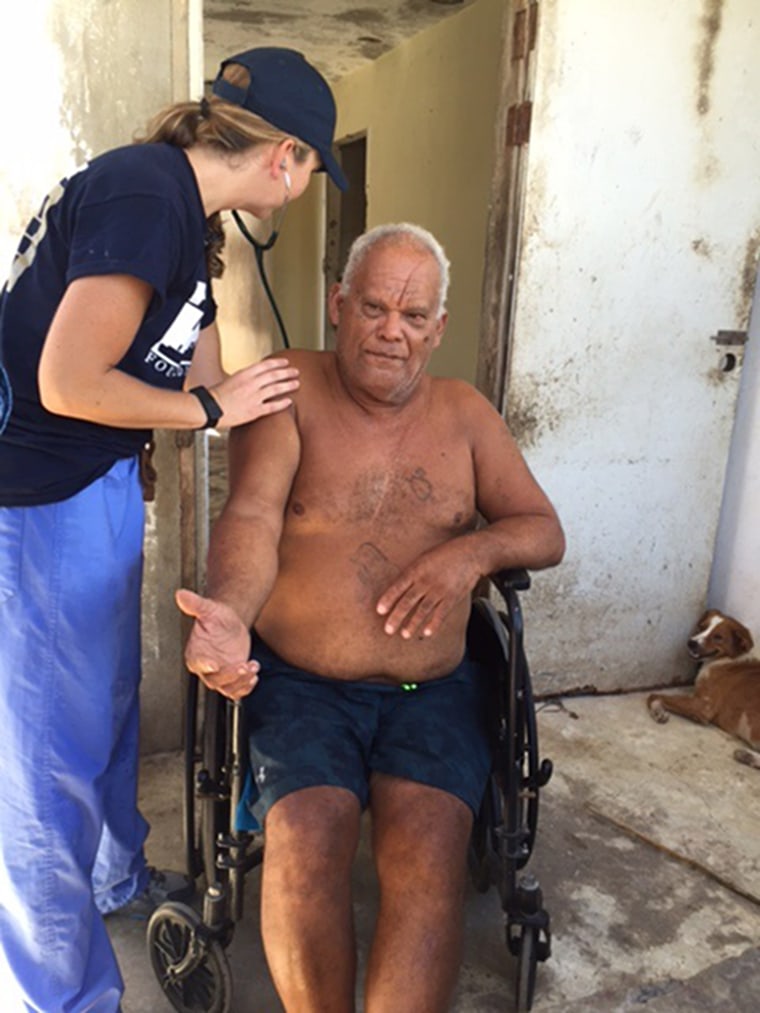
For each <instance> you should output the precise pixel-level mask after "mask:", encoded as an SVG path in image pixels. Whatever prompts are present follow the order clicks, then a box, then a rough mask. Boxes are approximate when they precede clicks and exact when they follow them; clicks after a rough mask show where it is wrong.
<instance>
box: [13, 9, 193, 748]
mask: <svg viewBox="0 0 760 1013" xmlns="http://www.w3.org/2000/svg"><path fill="white" fill-rule="evenodd" d="M6 20H8V19H6ZM191 38H192V39H193V40H197V41H192V42H191V41H190V40H191ZM200 38H201V28H200V2H199V0H198V2H196V0H130V3H128V4H127V3H118V2H115V0H37V2H35V3H29V4H18V5H16V6H15V7H14V10H13V15H12V30H10V29H9V27H8V25H6V27H5V30H4V31H3V32H2V33H0V88H2V94H3V95H4V96H5V115H4V120H5V128H4V132H5V139H6V143H5V144H4V145H3V147H2V151H0V258H2V270H1V273H2V275H3V276H4V275H5V273H6V271H7V269H8V266H9V264H10V260H11V258H12V255H13V251H14V250H15V247H16V243H17V241H18V238H19V237H20V234H21V231H22V230H23V228H24V226H25V224H26V222H27V220H28V219H29V217H30V215H31V214H32V213H34V212H35V211H36V209H37V208H38V206H39V204H40V202H41V200H42V198H43V197H44V196H45V194H46V193H47V192H48V191H49V189H50V188H51V186H52V185H53V184H54V183H55V182H56V181H57V180H58V179H60V178H61V177H63V176H65V175H66V174H67V173H70V172H71V171H72V170H74V169H76V168H77V167H78V166H81V165H82V164H83V163H84V162H85V161H86V160H87V159H88V158H90V157H91V156H93V155H96V154H97V153H99V152H100V151H103V150H105V149H107V148H110V147H114V146H116V145H119V144H126V143H129V142H130V141H131V139H132V137H133V135H134V134H135V132H137V131H140V130H142V129H143V128H144V126H145V124H146V122H147V120H148V119H149V118H150V117H151V116H152V115H153V113H155V112H156V111H157V110H158V109H159V108H160V107H161V106H163V105H166V104H168V103H170V102H172V101H174V100H175V99H179V98H185V97H187V94H188V91H189V88H190V79H191V78H192V77H193V76H194V77H195V78H196V79H197V80H198V82H200V72H201V61H200ZM158 461H159V472H160V477H159V484H158V495H157V499H156V502H155V503H154V504H151V505H150V507H149V508H148V529H147V537H146V579H145V602H144V655H143V661H144V664H143V677H144V682H143V694H142V712H143V747H144V748H145V749H146V750H155V749H168V748H174V747H176V746H178V745H179V743H180V741H181V735H182V709H181V696H182V693H181V679H182V674H181V673H182V669H181V632H180V624H179V618H178V616H177V613H176V609H175V608H174V605H173V600H172V592H173V590H174V588H175V587H176V586H177V584H178V582H179V543H178V539H177V531H178V527H179V515H178V492H177V464H176V454H175V452H174V446H173V437H172V436H171V435H169V434H164V435H163V436H162V437H161V439H160V440H159V449H158Z"/></svg>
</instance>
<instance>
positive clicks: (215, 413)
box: [189, 387, 224, 429]
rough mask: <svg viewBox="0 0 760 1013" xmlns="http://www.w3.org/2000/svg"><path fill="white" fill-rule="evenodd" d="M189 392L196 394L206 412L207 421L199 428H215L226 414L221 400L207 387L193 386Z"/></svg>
mask: <svg viewBox="0 0 760 1013" xmlns="http://www.w3.org/2000/svg"><path fill="white" fill-rule="evenodd" d="M189 393H190V394H195V396H196V397H197V398H198V400H199V401H200V403H201V404H202V405H203V410H204V412H205V413H206V421H205V423H204V425H202V426H199V427H198V428H199V429H213V428H214V427H215V426H216V424H217V422H218V421H219V419H220V418H221V417H222V415H223V414H224V412H223V411H222V409H221V407H220V405H219V402H218V401H217V400H216V398H215V397H214V396H213V394H212V393H211V391H209V390H207V389H206V388H205V387H191V388H190V390H189Z"/></svg>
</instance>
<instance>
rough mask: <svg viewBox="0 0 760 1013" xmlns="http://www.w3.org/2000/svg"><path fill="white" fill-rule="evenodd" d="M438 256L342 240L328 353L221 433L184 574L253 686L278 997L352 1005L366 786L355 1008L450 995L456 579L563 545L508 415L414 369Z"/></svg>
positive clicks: (190, 599)
mask: <svg viewBox="0 0 760 1013" xmlns="http://www.w3.org/2000/svg"><path fill="white" fill-rule="evenodd" d="M448 269H449V265H448V261H447V259H446V256H445V254H444V252H443V250H442V249H441V247H440V245H439V244H438V242H437V240H436V239H435V238H434V237H433V236H432V235H430V233H428V232H426V231H425V230H423V229H420V228H418V227H416V226H411V225H406V224H404V225H390V226H381V227H379V228H376V229H373V230H371V231H370V232H368V233H366V234H365V235H364V236H362V237H360V238H359V239H358V240H357V241H356V242H355V243H354V245H353V247H352V250H351V253H350V256H349V259H348V263H347V265H346V270H345V274H344V278H343V281H342V283H341V284H340V285H339V286H335V287H334V289H333V290H332V291H331V292H330V294H329V304H328V305H329V312H330V319H331V321H332V323H333V325H334V326H335V328H336V345H335V351H334V352H332V351H325V352H316V351H305V350H297V351H290V352H288V353H286V355H287V358H288V359H289V360H290V362H291V363H292V365H294V366H297V367H298V369H299V371H300V378H301V384H300V388H299V390H298V392H297V393H296V394H295V395H294V398H293V405H292V407H291V408H290V409H289V410H287V411H283V412H280V413H277V414H273V415H271V416H269V417H268V418H266V419H261V420H259V421H257V422H256V423H255V424H254V425H250V426H242V427H239V428H237V429H235V430H233V431H232V433H231V435H230V494H229V499H228V502H227V504H226V506H225V509H224V511H223V513H222V515H221V517H220V519H219V521H218V522H217V524H216V525H215V528H214V531H213V533H212V538H211V546H210V552H209V561H208V579H207V588H206V595H205V597H201V596H199V595H196V594H194V593H193V592H191V591H187V590H182V591H179V592H178V594H177V601H178V604H179V606H180V608H181V609H182V610H183V611H185V612H186V613H188V614H189V615H191V616H193V617H194V619H195V622H194V624H193V629H192V632H191V635H190V638H189V640H188V644H187V649H186V658H187V663H188V667H189V668H190V670H191V671H194V672H195V673H196V674H197V675H198V676H200V678H201V679H202V680H203V682H204V683H205V684H206V686H208V687H209V688H211V689H214V690H217V691H219V692H220V693H222V694H224V695H226V696H228V697H230V698H232V699H243V698H245V699H244V707H245V712H246V720H247V727H248V731H249V734H250V760H251V767H252V771H253V777H254V780H255V784H256V790H257V792H258V797H257V799H256V800H255V802H254V804H253V812H254V814H255V815H256V817H257V818H258V820H259V822H260V823H261V824H262V825H263V826H264V829H265V840H266V847H265V854H264V864H263V874H262V877H263V878H262V902H261V903H262V911H261V925H262V935H263V939H264V946H265V951H266V955H267V960H268V963H269V967H270V971H271V974H272V978H273V981H274V984H275V987H276V988H277V991H278V993H279V995H280V998H281V1000H282V1002H283V1004H284V1006H285V1008H286V1009H287V1010H288V1011H295V1010H298V1011H305V1010H314V1011H317V1010H318V1011H326V1010H335V1011H350V1010H353V1009H354V993H355V973H356V949H355V941H354V935H353V919H352V903H351V885H350V884H351V868H352V863H353V859H354V855H355V852H356V848H357V844H358V840H359V831H360V818H361V814H362V810H363V809H364V808H365V807H368V808H369V810H370V813H371V819H372V847H373V854H374V861H375V865H376V869H377V875H378V881H379V889H380V905H379V913H378V919H377V926H376V930H375V936H374V940H373V943H372V948H371V952H370V955H369V958H368V964H367V975H366V982H365V1009H366V1010H367V1011H368V1013H379V1011H381V1010H385V1011H392V1013H403V1011H409V1013H419V1011H420V1010H425V1011H426V1013H431V1011H436V1010H445V1009H446V1008H447V1007H448V1003H449V1001H450V998H451V994H452V991H453V988H454V985H455V983H456V978H457V973H458V966H459V954H460V944H461V934H462V923H463V917H462V906H463V898H464V892H465V883H466V853H467V845H468V840H469V836H470V830H471V827H472V821H473V814H474V813H475V812H477V809H478V806H479V803H480V800H481V797H482V794H483V790H484V786H485V784H486V781H487V777H488V773H489V766H490V753H489V744H488V740H487V734H486V713H485V712H486V701H485V693H484V685H483V682H484V680H482V679H481V678H480V677H479V675H480V673H479V668H478V665H477V664H476V663H475V662H474V661H473V660H471V659H470V658H469V657H468V656H467V654H466V650H465V631H466V626H467V620H468V616H469V610H470V599H471V593H472V591H473V589H474V588H475V586H476V584H477V583H478V582H479V581H480V579H481V578H482V577H483V575H487V574H491V573H494V572H496V571H498V570H501V569H504V568H508V567H526V568H529V569H540V568H542V567H547V566H552V565H555V564H556V563H558V562H559V560H560V559H561V557H562V554H563V551H564V537H563V533H562V529H561V526H560V523H559V521H558V519H557V515H556V513H555V511H554V509H553V507H552V505H551V503H550V502H549V500H548V499H547V497H546V495H545V494H544V492H543V491H542V490H541V488H540V487H539V485H538V484H537V482H536V480H535V479H534V478H533V476H532V475H531V473H530V470H529V469H528V467H527V465H526V463H525V461H524V460H523V457H522V455H521V453H520V451H519V450H518V448H517V445H516V444H515V442H514V440H513V438H512V437H511V435H510V433H509V431H508V429H507V427H506V426H505V424H504V421H503V419H502V418H501V416H500V415H499V413H498V412H497V411H496V410H495V409H494V408H493V407H492V406H491V405H490V404H489V403H488V401H487V400H486V399H485V398H483V397H482V396H481V395H480V394H479V393H478V392H477V391H476V390H475V389H474V388H473V387H471V386H470V385H469V384H467V383H464V382H462V381H459V380H453V379H440V378H433V377H432V376H430V375H429V373H428V372H427V366H428V363H429V361H430V357H431V354H432V352H433V350H434V349H435V348H436V347H437V346H438V345H439V343H440V341H441V337H442V335H443V331H444V327H445V325H446V319H447V315H446V312H445V302H446V293H447V288H448ZM252 690H253V692H251V691H252Z"/></svg>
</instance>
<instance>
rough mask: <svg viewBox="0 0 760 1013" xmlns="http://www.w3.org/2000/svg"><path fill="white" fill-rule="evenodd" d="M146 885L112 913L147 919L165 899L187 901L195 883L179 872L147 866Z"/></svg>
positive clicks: (193, 891) (191, 894) (192, 892)
mask: <svg viewBox="0 0 760 1013" xmlns="http://www.w3.org/2000/svg"><path fill="white" fill-rule="evenodd" d="M148 873H149V879H148V885H147V886H146V887H145V889H144V890H142V892H141V893H138V894H136V895H135V896H134V897H133V898H132V899H131V900H128V901H127V903H126V904H122V906H121V907H120V908H118V909H117V910H116V911H114V912H113V913H114V914H119V915H125V916H126V917H127V918H138V919H148V918H150V916H151V915H152V914H153V912H154V911H155V910H156V908H157V907H159V906H160V905H161V904H164V903H165V902H166V901H170V900H173V901H189V900H191V899H192V897H193V895H194V893H195V883H194V882H193V880H192V879H190V877H189V876H185V875H183V873H181V872H169V871H162V870H160V869H156V868H154V867H153V866H152V865H149V866H148Z"/></svg>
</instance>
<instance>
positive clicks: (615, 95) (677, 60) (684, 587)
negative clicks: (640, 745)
mask: <svg viewBox="0 0 760 1013" xmlns="http://www.w3.org/2000/svg"><path fill="white" fill-rule="evenodd" d="M539 9H540V27H539V42H538V64H537V77H536V91H535V103H534V115H533V128H532V135H531V140H530V145H529V151H528V175H527V190H526V195H525V207H524V221H523V225H522V238H521V243H522V246H521V253H520V259H519V275H518V283H517V305H516V312H515V316H514V321H513V334H512V357H511V363H510V369H509V377H508V385H507V398H508V417H509V419H510V422H511V423H512V425H513V428H514V429H515V432H516V435H517V436H518V439H519V440H520V442H521V443H522V445H523V447H524V449H525V451H526V454H527V456H528V457H529V460H530V462H531V464H532V465H533V467H534V470H535V471H536V472H537V474H538V477H539V478H540V479H541V481H542V482H543V483H544V484H545V486H546V487H547V489H548V491H549V492H550V494H551V495H552V496H553V498H554V500H555V502H556V503H557V506H558V508H559V510H560V513H561V516H562V519H563V521H564V523H565V526H566V529H567V535H568V553H567V558H566V561H565V562H564V563H563V564H562V566H561V567H560V568H559V569H558V570H556V571H554V572H552V573H550V574H541V575H537V577H536V580H535V582H534V588H533V590H532V591H531V592H530V594H529V595H528V596H526V611H527V613H528V618H529V621H530V626H529V629H530V648H531V657H532V660H533V665H534V669H535V670H536V673H537V675H538V683H539V688H540V689H541V690H542V691H545V692H547V691H559V690H562V689H568V688H578V687H584V686H588V687H592V686H593V687H596V688H598V689H618V688H633V687H635V686H642V685H652V684H656V683H666V682H670V681H677V680H682V679H686V678H688V677H690V675H691V671H692V668H691V663H690V662H689V660H688V658H687V656H686V652H685V650H684V640H685V637H686V634H687V632H688V630H689V628H690V626H691V624H692V622H693V620H694V618H695V617H696V615H697V614H698V612H699V611H700V610H701V608H702V607H703V606H704V603H705V598H706V594H707V584H708V578H709V572H710V567H711V563H712V555H713V546H714V540H715V535H716V530H717V522H718V513H719V507H720V500H721V493H722V488H723V478H724V472H725V467H726V461H727V457H728V445H729V439H730V434H731V427H732V421H733V415H734V407H735V399H736V394H737V391H738V385H739V377H740V371H739V370H736V371H734V372H732V373H721V372H720V370H719V368H718V364H719V361H720V352H719V350H718V349H717V347H716V345H715V342H714V341H712V336H713V335H715V334H716V333H717V332H718V331H719V330H734V329H737V330H740V329H743V328H745V327H746V325H747V319H748V315H749V308H750V304H751V298H752V287H753V283H754V277H755V269H756V262H757V253H758V247H759V246H760V176H758V172H757V166H758V164H760V132H758V129H757V123H758V121H759V120H760V62H759V61H758V60H757V58H756V57H757V53H758V51H760V18H758V16H757V6H756V2H755V0H723V2H720V0H704V2H699V3H698V2H696V0H694V2H691V3H680V4H667V5H663V4H662V3H661V2H660V0H638V2H637V3H635V4H618V3H615V4H611V3H609V2H607V0H574V2H573V3H572V4H567V3H561V2H560V0H541V3H540V8H539ZM748 276H749V278H750V283H749V284H748Z"/></svg>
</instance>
